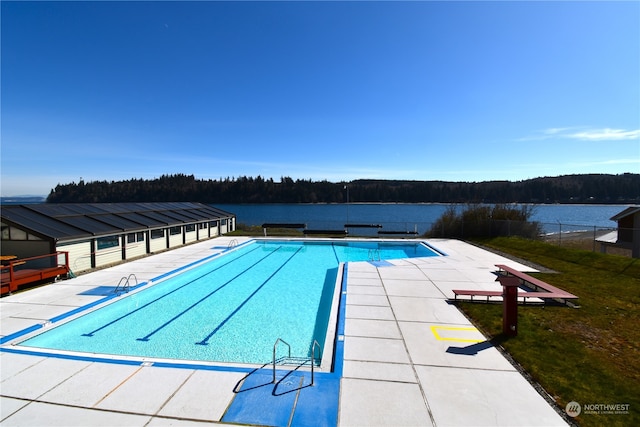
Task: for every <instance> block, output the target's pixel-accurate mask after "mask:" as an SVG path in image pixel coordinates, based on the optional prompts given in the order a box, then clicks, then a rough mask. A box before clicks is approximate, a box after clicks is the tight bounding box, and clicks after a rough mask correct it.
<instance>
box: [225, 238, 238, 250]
mask: <svg viewBox="0 0 640 427" xmlns="http://www.w3.org/2000/svg"><path fill="white" fill-rule="evenodd" d="M236 246H238V241H237V240H236V239H233V240H231V241H230V242H229V244H228V245H227V249H233V248H235V247H236Z"/></svg>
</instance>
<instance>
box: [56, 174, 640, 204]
mask: <svg viewBox="0 0 640 427" xmlns="http://www.w3.org/2000/svg"><path fill="white" fill-rule="evenodd" d="M347 197H348V200H347ZM174 201H181V202H184V201H189V202H201V203H208V204H215V203H219V204H226V203H345V202H350V203H357V202H380V203H594V204H595V203H601V204H606V203H612V204H615V203H622V204H637V203H640V174H632V173H625V174H620V175H610V174H581V175H563V176H557V177H542V178H533V179H527V180H523V181H483V182H450V181H403V180H369V179H361V180H354V181H342V182H329V181H312V180H305V179H297V180H293V179H291V178H289V177H281V179H280V181H274V180H273V179H272V178H269V179H265V178H263V177H261V176H257V177H255V178H254V177H247V176H242V177H237V178H231V177H227V178H224V179H223V178H221V179H219V180H202V179H196V178H195V177H194V176H193V175H185V174H175V175H162V176H161V177H160V178H155V179H130V180H123V181H110V182H108V181H92V182H84V181H82V180H81V181H80V182H78V183H75V182H72V183H69V184H58V185H57V186H56V187H55V188H54V189H52V190H51V192H50V194H49V195H48V197H47V202H49V203H91V202H93V203H97V202H101V203H107V202H108V203H116V202H174Z"/></svg>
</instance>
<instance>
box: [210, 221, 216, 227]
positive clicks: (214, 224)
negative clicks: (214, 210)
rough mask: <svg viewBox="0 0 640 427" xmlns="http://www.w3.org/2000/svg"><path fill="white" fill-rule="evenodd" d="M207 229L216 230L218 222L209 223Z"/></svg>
mask: <svg viewBox="0 0 640 427" xmlns="http://www.w3.org/2000/svg"><path fill="white" fill-rule="evenodd" d="M209 227H211V228H217V227H218V221H211V222H210V223H209Z"/></svg>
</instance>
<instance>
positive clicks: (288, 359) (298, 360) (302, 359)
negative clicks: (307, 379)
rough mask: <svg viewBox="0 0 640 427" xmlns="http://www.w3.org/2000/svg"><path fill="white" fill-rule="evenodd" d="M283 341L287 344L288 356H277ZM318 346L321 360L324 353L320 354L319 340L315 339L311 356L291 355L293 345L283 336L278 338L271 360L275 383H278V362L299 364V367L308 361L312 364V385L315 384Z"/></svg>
mask: <svg viewBox="0 0 640 427" xmlns="http://www.w3.org/2000/svg"><path fill="white" fill-rule="evenodd" d="M280 343H282V344H284V345H286V346H287V356H286V357H280V358H276V354H277V350H278V345H279V344H280ZM316 348H318V359H317V360H320V359H321V357H322V355H321V354H320V344H319V343H318V341H317V340H313V345H312V346H311V357H291V346H290V345H289V343H288V342H286V341H285V340H283V339H282V338H278V339H277V340H276V342H275V344H273V359H272V361H271V366H272V370H273V383H274V384H276V383H277V380H276V363H277V364H279V365H297V366H298V367H301V366H304V365H306V364H307V363H310V364H311V385H313V384H314V371H315V365H316V363H315V361H316V357H315V355H316Z"/></svg>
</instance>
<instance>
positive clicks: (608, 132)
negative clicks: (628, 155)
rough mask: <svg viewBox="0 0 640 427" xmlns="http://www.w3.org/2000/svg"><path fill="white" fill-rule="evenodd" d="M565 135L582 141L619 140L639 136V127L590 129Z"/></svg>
mask: <svg viewBox="0 0 640 427" xmlns="http://www.w3.org/2000/svg"><path fill="white" fill-rule="evenodd" d="M565 136H566V137H567V138H572V139H580V140H583V141H619V140H624V139H638V138H640V129H636V130H625V129H611V128H604V129H591V130H586V131H582V132H576V133H570V134H566V135H565Z"/></svg>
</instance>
